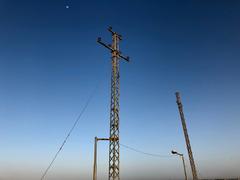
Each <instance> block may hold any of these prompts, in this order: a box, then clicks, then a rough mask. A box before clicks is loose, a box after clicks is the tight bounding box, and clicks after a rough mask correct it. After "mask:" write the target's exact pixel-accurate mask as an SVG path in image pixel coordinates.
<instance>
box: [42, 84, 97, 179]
mask: <svg viewBox="0 0 240 180" xmlns="http://www.w3.org/2000/svg"><path fill="white" fill-rule="evenodd" d="M98 85H99V84H97V85H96V87H95V88H94V90H93V91H92V93H91V94H90V96H89V97H88V99H87V101H86V104H85V105H84V107H83V109H82V110H81V112H80V114H79V115H78V117H77V119H76V120H75V121H74V124H73V126H72V127H71V129H70V131H69V132H68V134H67V136H66V137H65V139H64V141H63V143H62V144H61V146H60V148H59V149H58V151H57V152H56V154H55V155H54V157H53V159H52V161H51V162H50V164H49V165H48V167H47V169H46V170H45V171H44V173H43V174H42V176H41V180H43V179H44V178H45V177H46V175H47V173H48V171H49V170H50V168H51V167H52V165H53V163H54V161H55V160H56V159H57V157H58V155H59V153H60V152H61V151H62V149H63V147H64V145H65V144H66V142H67V140H68V138H69V137H70V136H71V134H72V132H73V130H74V129H75V127H76V125H77V123H78V121H79V120H80V118H81V117H82V115H83V113H84V112H85V110H86V109H87V107H88V105H89V103H90V101H91V100H92V97H93V96H94V94H95V92H96V90H97V88H98Z"/></svg>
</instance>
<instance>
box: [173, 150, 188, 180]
mask: <svg viewBox="0 0 240 180" xmlns="http://www.w3.org/2000/svg"><path fill="white" fill-rule="evenodd" d="M171 153H172V154H176V155H178V156H180V157H181V158H182V162H183V170H184V175H185V180H187V172H186V165H185V161H184V156H183V154H181V153H178V152H177V151H174V150H172V152H171Z"/></svg>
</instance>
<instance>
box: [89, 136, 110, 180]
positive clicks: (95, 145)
mask: <svg viewBox="0 0 240 180" xmlns="http://www.w3.org/2000/svg"><path fill="white" fill-rule="evenodd" d="M98 141H109V138H97V137H95V141H94V160H93V180H97V142H98Z"/></svg>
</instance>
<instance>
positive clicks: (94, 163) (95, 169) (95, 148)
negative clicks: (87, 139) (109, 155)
mask: <svg viewBox="0 0 240 180" xmlns="http://www.w3.org/2000/svg"><path fill="white" fill-rule="evenodd" d="M94 140H95V141H94V161H93V180H97V137H95V139H94Z"/></svg>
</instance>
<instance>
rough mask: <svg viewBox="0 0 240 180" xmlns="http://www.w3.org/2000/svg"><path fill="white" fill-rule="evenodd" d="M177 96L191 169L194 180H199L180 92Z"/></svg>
mask: <svg viewBox="0 0 240 180" xmlns="http://www.w3.org/2000/svg"><path fill="white" fill-rule="evenodd" d="M176 98H177V105H178V110H179V114H180V118H181V122H182V127H183V133H184V136H185V141H186V146H187V151H188V156H189V161H190V165H191V169H192V175H193V180H198V176H197V170H196V166H195V163H194V158H193V153H192V149H191V145H190V140H189V136H188V131H187V125H186V121H185V117H184V113H183V105H182V102H181V98H180V93H179V92H176Z"/></svg>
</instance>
